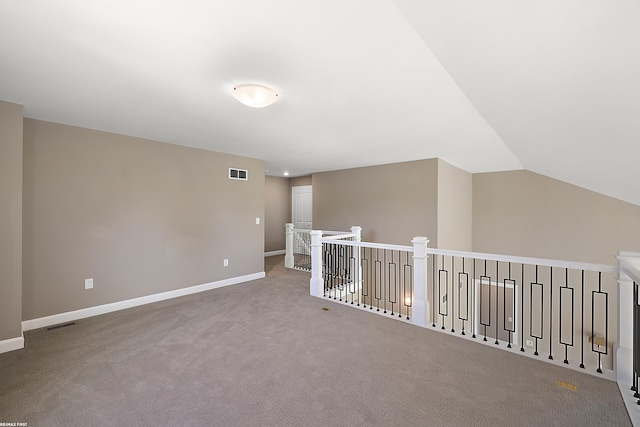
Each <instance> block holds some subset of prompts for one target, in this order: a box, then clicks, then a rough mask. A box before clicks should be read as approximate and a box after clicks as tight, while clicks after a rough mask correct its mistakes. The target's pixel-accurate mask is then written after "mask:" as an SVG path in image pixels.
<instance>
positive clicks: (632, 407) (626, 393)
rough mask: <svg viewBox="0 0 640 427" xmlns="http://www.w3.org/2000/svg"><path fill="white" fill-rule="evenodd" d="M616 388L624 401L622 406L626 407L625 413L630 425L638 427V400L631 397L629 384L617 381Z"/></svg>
mask: <svg viewBox="0 0 640 427" xmlns="http://www.w3.org/2000/svg"><path fill="white" fill-rule="evenodd" d="M618 388H619V389H620V394H621V395H622V400H623V401H624V406H626V407H627V413H628V414H629V418H631V424H633V425H634V426H640V406H638V403H637V401H638V399H637V398H635V397H633V391H631V383H629V382H626V383H625V382H620V381H618Z"/></svg>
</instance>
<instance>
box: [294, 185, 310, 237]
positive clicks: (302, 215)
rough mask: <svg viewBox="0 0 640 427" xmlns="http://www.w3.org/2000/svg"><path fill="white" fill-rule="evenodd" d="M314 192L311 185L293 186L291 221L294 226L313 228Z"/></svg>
mask: <svg viewBox="0 0 640 427" xmlns="http://www.w3.org/2000/svg"><path fill="white" fill-rule="evenodd" d="M312 200H313V192H312V187H311V186H310V185H301V186H297V187H292V188H291V222H292V223H293V228H297V229H302V230H311V227H312V215H311V213H312V210H313V209H312Z"/></svg>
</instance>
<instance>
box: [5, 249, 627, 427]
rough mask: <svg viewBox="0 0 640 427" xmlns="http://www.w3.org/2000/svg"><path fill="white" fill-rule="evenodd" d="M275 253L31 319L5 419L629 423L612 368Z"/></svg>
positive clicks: (11, 370)
mask: <svg viewBox="0 0 640 427" xmlns="http://www.w3.org/2000/svg"><path fill="white" fill-rule="evenodd" d="M265 261H266V262H265V270H266V271H267V277H266V278H265V279H261V280H256V281H253V282H249V283H245V284H240V285H235V286H231V287H227V288H222V289H217V290H213V291H209V292H205V293H201V294H197V295H192V296H188V297H183V298H179V299H174V300H170V301H164V302H161V303H156V304H150V305H147V306H143V307H138V308H133V309H129V310H124V311H121V312H117V313H111V314H107V315H103V316H98V317H94V318H90V319H84V320H82V321H79V322H78V324H77V325H75V326H70V327H67V328H62V329H58V330H54V331H49V332H46V331H44V330H37V331H31V332H28V333H26V334H25V345H26V348H25V349H24V350H19V351H14V352H11V353H6V354H2V355H0V423H1V422H27V423H28V425H29V427H35V426H88V425H91V426H102V425H105V426H111V425H113V426H168V425H174V426H259V425H260V426H396V425H397V426H425V425H429V426H431V425H434V426H466V425H473V426H499V425H509V426H515V425H518V426H526V425H558V426H560V425H562V426H587V425H593V426H605V425H607V426H627V425H631V423H630V421H629V418H628V415H627V412H626V409H625V407H624V405H623V402H622V398H621V397H620V393H619V391H618V388H617V385H616V384H615V383H613V382H610V381H607V380H603V379H600V378H596V377H593V376H591V375H586V374H583V373H581V372H576V371H573V370H569V369H563V368H561V367H557V366H554V365H550V364H546V363H544V362H540V361H537V360H533V359H530V358H527V357H519V356H517V355H514V354H510V353H508V352H504V351H500V350H497V349H493V348H491V347H487V346H483V345H480V344H475V343H473V342H469V341H467V340H461V339H457V338H455V337H451V336H447V335H445V334H441V333H438V332H435V331H431V330H428V329H423V328H419V327H415V326H413V325H409V324H406V323H402V322H400V321H396V320H392V319H388V318H385V317H382V316H378V315H375V314H371V313H366V312H363V311H361V310H355V309H352V308H350V307H347V306H344V305H341V304H339V303H333V302H330V301H326V300H323V299H319V298H313V297H311V296H309V294H308V292H309V286H308V283H309V274H308V273H305V272H300V271H294V270H286V269H284V268H283V267H282V264H283V258H282V257H281V256H278V257H269V258H266V260H265ZM322 308H329V310H328V311H325V310H322ZM558 380H560V381H564V382H566V383H569V384H573V385H575V386H576V387H577V391H572V390H568V389H566V388H561V387H559V386H558V385H557V381H558Z"/></svg>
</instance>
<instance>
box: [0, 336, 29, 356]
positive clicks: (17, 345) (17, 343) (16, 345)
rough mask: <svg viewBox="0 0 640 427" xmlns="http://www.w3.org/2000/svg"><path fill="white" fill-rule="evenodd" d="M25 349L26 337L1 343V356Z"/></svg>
mask: <svg viewBox="0 0 640 427" xmlns="http://www.w3.org/2000/svg"><path fill="white" fill-rule="evenodd" d="M21 348H24V336H19V337H15V338H9V339H8V340H2V341H0V354H2V353H7V352H9V351H13V350H20V349H21Z"/></svg>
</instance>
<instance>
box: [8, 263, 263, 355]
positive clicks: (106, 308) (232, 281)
mask: <svg viewBox="0 0 640 427" xmlns="http://www.w3.org/2000/svg"><path fill="white" fill-rule="evenodd" d="M263 277H265V273H264V271H262V272H260V273H253V274H247V275H245V276H238V277H232V278H229V279H224V280H218V281H216V282H211V283H205V284H203V285H196V286H190V287H188V288H182V289H176V290H175V291H168V292H162V293H159V294H153V295H147V296H144V297H139V298H133V299H129V300H125V301H118V302H114V303H110V304H104V305H98V306H95V307H89V308H83V309H80V310H74V311H68V312H66V313H60V314H54V315H51V316H46V317H39V318H37V319H30V320H25V321H23V322H22V330H23V331H31V330H33V329H38V328H46V327H47V326H51V325H58V324H60V323H65V322H71V321H74V320H78V319H84V318H86V317H92V316H97V315H100V314H105V313H111V312H113V311H118V310H124V309H127V308H131V307H137V306H140V305H145V304H150V303H152V302H158V301H164V300H167V299H171V298H177V297H182V296H185V295H191V294H195V293H198V292H205V291H210V290H212V289H216V288H221V287H224V286H229V285H236V284H238V283H243V282H248V281H250V280H256V279H262V278H263ZM0 344H1V343H0Z"/></svg>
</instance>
